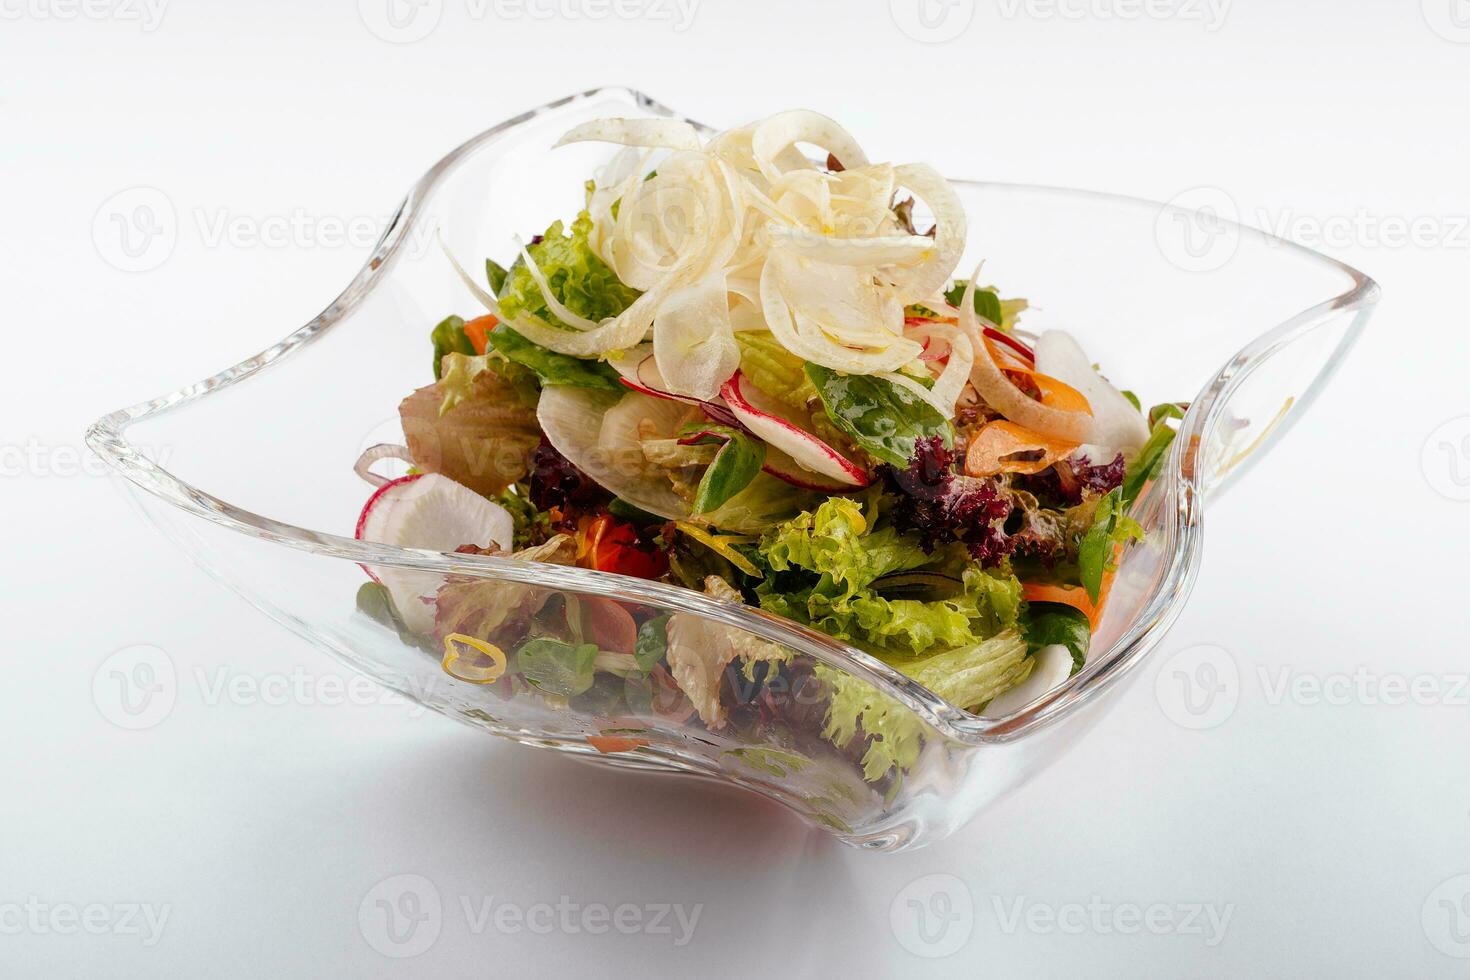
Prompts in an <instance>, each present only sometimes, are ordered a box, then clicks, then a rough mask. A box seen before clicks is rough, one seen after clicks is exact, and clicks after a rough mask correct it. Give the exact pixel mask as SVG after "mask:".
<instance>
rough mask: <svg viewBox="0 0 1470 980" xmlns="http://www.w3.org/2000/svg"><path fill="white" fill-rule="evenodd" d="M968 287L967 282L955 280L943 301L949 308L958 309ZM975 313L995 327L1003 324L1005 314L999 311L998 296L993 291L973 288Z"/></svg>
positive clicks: (977, 287)
mask: <svg viewBox="0 0 1470 980" xmlns="http://www.w3.org/2000/svg"><path fill="white" fill-rule="evenodd" d="M969 285H970V284H969V282H968V281H967V280H964V279H959V280H956V281H955V284H954V286H953V287H951V288H950V290H949V292H947V293H945V294H944V299H945V301H946V302H948V303H949V305H950V306H953V307H956V308H958V307H959V305H960V303H961V302H962V301H963V300H964V298H965V289H966V287H968V286H969ZM975 312H976V313H977V314H979V315H980V316H982V317H984V318H985V319H987V320H989V321H990V322H991V323H993V324H995V325H996V326H997V327H998V326H1000V325H1001V324H1002V323H1004V322H1005V312H1004V311H1003V310H1002V309H1001V305H1000V295H999V294H998V293H996V291H995V290H993V289H982V288H981V287H979V286H976V287H975Z"/></svg>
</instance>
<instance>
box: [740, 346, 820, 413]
mask: <svg viewBox="0 0 1470 980" xmlns="http://www.w3.org/2000/svg"><path fill="white" fill-rule="evenodd" d="M735 341H736V343H738V344H739V345H740V372H741V373H742V374H744V375H745V376H746V377H747V378H749V379H750V383H751V384H753V385H755V386H756V387H757V388H759V389H760V390H761V391H763V392H765V393H766V394H767V395H770V396H771V397H772V398H774V399H775V400H777V401H778V402H780V403H781V404H782V405H784V406H785V407H787V408H790V409H793V410H796V411H803V412H804V411H806V408H807V405H808V403H809V401H810V399H811V398H813V397H815V396H816V393H817V392H816V388H815V387H813V385H812V382H811V380H810V379H809V378H808V377H807V376H806V370H805V366H806V362H805V361H803V360H802V359H801V358H799V357H797V356H796V355H795V354H793V353H791V352H790V351H788V350H787V349H786V348H785V347H782V346H781V342H780V341H779V340H777V339H776V338H775V337H774V336H773V335H771V334H769V333H763V332H761V331H757V330H742V331H740V332H739V333H737V334H736V335H735Z"/></svg>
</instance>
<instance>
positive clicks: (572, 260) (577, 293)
mask: <svg viewBox="0 0 1470 980" xmlns="http://www.w3.org/2000/svg"><path fill="white" fill-rule="evenodd" d="M591 233H592V217H591V215H589V214H588V213H587V212H586V211H583V212H582V213H581V214H579V215H577V218H576V220H575V221H573V222H572V227H571V233H570V234H568V233H567V231H566V229H564V227H563V225H562V223H561V222H560V221H556V222H553V223H552V225H551V227H550V228H547V229H546V234H544V235H542V236H541V240H540V241H538V242H536V243H534V244H532V245H529V246H527V248H526V251H527V252H529V253H530V254H531V258H532V259H534V260H535V261H536V265H537V267H538V268H540V270H541V273H542V275H544V276H545V277H546V282H547V285H549V286H550V287H551V289H552V291H553V292H555V293H556V298H557V299H558V300H560V301H561V303H562V305H563V306H565V307H566V308H567V309H569V310H571V311H572V312H573V313H575V314H577V315H578V316H583V317H586V318H587V319H589V320H604V319H606V318H608V317H613V316H617V315H618V314H619V313H622V312H623V311H624V310H626V309H627V308H628V307H629V306H632V305H633V301H634V300H636V299H637V298H638V297H639V295H640V293H639V291H638V290H636V289H633V288H631V287H629V286H625V285H623V283H622V281H621V280H619V279H618V277H617V274H616V273H614V272H613V271H612V269H610V268H608V265H607V263H605V262H603V261H602V259H601V258H599V257H598V255H597V253H596V252H594V251H593V249H592V246H591V244H590V243H589V241H588V236H589V235H590V234H591ZM497 299H498V301H499V303H500V311H501V313H502V314H503V316H504V318H505V319H510V320H513V319H515V318H516V317H517V316H520V315H521V314H523V313H530V314H533V315H535V316H538V317H540V318H541V319H543V320H545V321H546V322H547V323H550V324H552V325H553V326H559V327H565V328H566V329H568V330H571V329H573V328H572V327H571V326H570V325H568V324H565V323H562V322H561V321H560V320H559V319H557V318H556V317H555V316H553V315H552V314H551V311H550V310H549V309H548V308H547V305H546V298H545V297H544V296H542V295H541V287H540V286H538V285H536V280H535V279H533V278H532V277H531V271H530V270H529V269H528V268H526V264H525V261H524V259H519V258H518V259H516V261H515V263H514V264H512V265H511V267H510V270H509V272H508V274H507V275H506V277H505V281H504V282H503V283H501V287H500V290H499V291H498V294H497Z"/></svg>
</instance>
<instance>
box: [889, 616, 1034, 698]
mask: <svg viewBox="0 0 1470 980" xmlns="http://www.w3.org/2000/svg"><path fill="white" fill-rule="evenodd" d="M1034 663H1035V661H1034V660H1033V659H1032V658H1031V656H1030V653H1029V651H1028V650H1027V648H1026V641H1025V640H1023V639H1021V633H1020V631H1019V630H1016V629H1007V630H1004V631H1003V632H1000V633H997V634H996V635H995V636H992V637H991V638H990V639H988V640H982V641H981V642H979V643H976V644H974V645H972V646H966V647H959V648H957V649H954V650H946V651H944V652H943V653H936V654H934V655H933V656H930V657H925V658H923V659H922V660H915V661H910V662H908V663H899V664H897V665H896V666H897V667H898V669H899V670H901V671H903V672H904V673H905V674H907V675H908V676H909V677H912V678H913V679H914V680H916V681H918V682H919V683H920V684H923V685H924V686H925V687H927V688H928V689H929V690H931V691H933V692H934V693H935V694H937V695H939V696H940V697H942V698H944V699H945V700H946V701H948V702H950V703H951V704H954V705H958V706H959V707H961V708H965V709H966V710H976V709H978V708H980V707H981V706H982V705H984V704H986V703H987V702H989V701H990V700H991V699H992V698H994V697H995V696H996V695H998V694H1003V693H1004V692H1006V691H1009V690H1010V689H1011V688H1013V687H1015V686H1016V685H1017V684H1019V683H1021V682H1022V681H1023V680H1025V679H1026V677H1027V675H1028V674H1030V673H1031V667H1032V665H1033V664H1034Z"/></svg>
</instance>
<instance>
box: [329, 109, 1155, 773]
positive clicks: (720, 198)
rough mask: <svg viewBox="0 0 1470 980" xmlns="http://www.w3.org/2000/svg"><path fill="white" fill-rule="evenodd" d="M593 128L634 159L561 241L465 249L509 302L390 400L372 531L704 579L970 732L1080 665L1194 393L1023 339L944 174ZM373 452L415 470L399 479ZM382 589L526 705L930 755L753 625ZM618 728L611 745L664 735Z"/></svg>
mask: <svg viewBox="0 0 1470 980" xmlns="http://www.w3.org/2000/svg"><path fill="white" fill-rule="evenodd" d="M581 141H601V142H605V143H611V144H616V145H619V146H621V147H622V149H621V150H619V151H617V153H616V156H614V157H613V159H612V161H611V162H610V163H609V164H607V165H606V166H605V167H603V168H602V169H601V170H600V171H599V172H597V173H595V174H592V175H591V179H589V180H588V181H587V182H586V187H585V206H584V207H583V208H582V210H581V211H580V212H579V213H577V214H576V215H572V216H568V217H570V219H571V220H570V223H564V221H563V220H556V221H553V222H552V223H551V224H550V226H549V227H547V228H545V230H543V231H541V233H539V234H536V235H534V237H531V238H530V239H528V240H526V241H524V242H519V243H518V248H517V249H516V251H515V253H514V254H506V255H502V256H498V257H493V258H490V259H486V260H485V262H484V267H483V270H479V269H478V268H477V269H476V271H475V272H474V273H471V272H470V271H469V270H467V269H466V268H465V267H464V266H463V265H462V264H461V263H460V262H459V261H458V259H457V258H456V257H454V256H452V255H449V254H448V252H447V250H446V256H447V257H448V261H449V262H450V263H452V264H453V267H454V269H455V270H456V271H457V273H458V275H459V277H460V279H461V280H462V281H463V283H464V285H465V286H466V287H467V288H468V290H469V292H470V293H471V294H472V295H473V296H474V297H475V298H476V299H477V300H478V302H479V303H480V304H481V305H482V306H483V307H484V308H485V310H486V311H487V312H485V313H481V314H480V315H478V316H470V317H468V318H462V317H461V316H458V315H455V316H449V317H446V318H445V319H444V320H442V321H441V322H439V323H438V324H437V325H435V326H434V327H433V329H432V335H431V336H432V343H433V356H432V369H433V374H432V383H430V384H427V385H426V386H425V387H422V388H420V389H418V390H417V391H414V392H413V393H412V394H410V395H409V396H408V397H407V398H406V399H404V401H403V402H402V404H401V406H400V414H401V417H402V422H403V430H404V435H405V439H406V446H398V447H393V446H379V447H374V448H373V449H371V450H369V451H368V453H367V454H365V455H364V457H363V459H362V460H360V461H359V472H360V473H362V474H363V475H364V477H365V478H367V479H369V480H370V481H371V482H373V483H374V484H376V485H377V486H378V489H377V490H376V492H375V493H374V494H373V495H372V497H371V499H370V500H369V501H368V503H367V506H366V507H365V508H364V510H363V512H362V515H361V518H360V520H359V523H358V536H359V537H360V538H364V539H368V540H374V541H381V542H386V543H390V544H397V545H404V546H409V547H417V548H428V549H433V550H439V551H456V550H458V551H461V552H465V553H470V554H495V555H508V556H511V557H513V558H515V559H519V560H526V561H537V562H549V563H557V564H564V565H578V566H582V567H585V568H591V569H597V570H600V571H605V572H615V573H618V574H621V575H628V576H636V577H640V578H645V579H655V580H659V581H663V582H669V583H674V584H678V585H682V586H685V587H688V588H690V589H694V590H698V591H699V592H702V593H705V594H706V595H709V596H712V597H714V598H716V599H719V600H723V601H728V602H732V603H744V604H747V605H750V606H754V607H758V608H760V609H763V610H767V611H769V612H772V613H775V614H778V615H780V616H784V617H786V618H788V619H791V620H794V621H796V622H798V623H803V624H806V625H808V626H810V627H812V628H814V629H816V630H820V631H821V632H823V633H826V634H828V635H830V636H832V637H835V638H837V639H838V640H841V641H843V642H844V643H847V644H851V645H852V646H855V647H857V648H860V649H862V650H864V651H866V652H868V653H870V654H872V655H873V656H875V657H877V658H879V659H880V660H882V661H884V662H885V663H887V664H889V665H891V666H892V667H893V668H895V669H896V670H898V671H900V672H902V673H903V674H905V675H907V676H909V677H911V678H913V679H914V680H915V681H917V682H919V683H920V684H922V685H923V686H925V687H927V688H928V689H930V690H931V691H933V692H934V693H935V694H937V695H939V696H941V697H943V698H945V699H947V700H948V701H950V702H951V703H953V704H955V705H957V706H958V707H960V708H963V709H966V710H969V711H974V712H988V713H991V714H1001V713H1006V712H1008V711H1011V710H1014V709H1015V708H1017V707H1019V706H1021V705H1022V704H1024V703H1026V702H1027V701H1029V700H1031V699H1032V698H1034V697H1035V696H1037V695H1039V694H1041V693H1043V692H1045V691H1046V690H1048V689H1050V688H1052V687H1054V686H1056V685H1057V684H1060V683H1061V682H1063V681H1064V680H1065V679H1066V678H1067V677H1068V676H1070V675H1071V674H1072V673H1074V672H1075V671H1077V670H1079V669H1081V667H1082V666H1083V664H1084V663H1085V661H1086V658H1087V653H1088V645H1089V641H1090V637H1091V634H1092V630H1093V628H1094V627H1095V626H1096V624H1097V622H1098V619H1099V616H1100V615H1101V613H1102V610H1103V608H1104V606H1105V604H1106V602H1107V598H1108V592H1109V586H1110V583H1111V580H1112V577H1113V572H1114V569H1115V568H1116V566H1117V562H1118V560H1119V557H1120V555H1121V553H1122V550H1123V549H1124V548H1125V547H1126V546H1127V545H1128V543H1129V542H1130V541H1132V540H1134V539H1137V538H1139V537H1140V536H1141V530H1140V527H1139V525H1138V524H1137V523H1136V522H1135V521H1134V520H1133V519H1132V518H1131V517H1130V516H1129V512H1130V508H1131V505H1132V504H1133V502H1134V501H1135V500H1136V499H1138V497H1139V496H1140V494H1141V493H1142V492H1143V490H1144V488H1145V487H1146V485H1147V484H1148V483H1149V481H1150V480H1151V479H1152V478H1153V477H1154V476H1155V475H1156V474H1157V473H1158V471H1159V469H1160V468H1161V467H1162V466H1163V463H1164V458H1165V455H1166V450H1167V448H1168V446H1169V443H1170V440H1171V439H1172V438H1173V437H1174V431H1175V430H1174V428H1173V427H1172V426H1171V420H1173V419H1177V418H1179V417H1181V415H1182V408H1183V406H1180V405H1176V404H1166V405H1161V406H1159V407H1156V408H1154V409H1152V410H1150V411H1147V412H1145V411H1142V410H1141V409H1140V405H1139V401H1138V399H1137V398H1136V397H1134V396H1133V395H1132V394H1130V393H1129V392H1126V391H1120V390H1118V389H1117V388H1115V387H1114V386H1113V385H1112V384H1110V383H1109V382H1108V381H1107V380H1106V379H1105V378H1104V377H1103V376H1102V375H1101V374H1099V373H1098V371H1097V370H1096V369H1095V367H1094V365H1093V362H1092V360H1091V359H1090V357H1089V356H1088V355H1086V354H1085V353H1084V352H1083V350H1082V349H1081V347H1080V346H1079V345H1078V343H1077V341H1076V340H1075V339H1073V338H1072V337H1071V336H1070V335H1068V334H1066V333H1064V332H1061V331H1055V330H1053V331H1047V332H1044V333H1042V334H1040V335H1039V336H1034V335H1031V334H1028V333H1026V332H1024V331H1023V330H1022V329H1020V328H1019V327H1018V322H1019V321H1020V320H1021V318H1022V317H1023V315H1024V313H1025V311H1026V309H1027V302H1026V300H1024V299H1019V298H1015V297H1011V296H1008V295H1006V294H1005V293H1004V292H1003V291H1002V290H1000V289H999V288H997V287H995V286H990V285H985V284H983V283H982V282H981V281H980V279H979V273H980V270H979V269H976V270H975V271H974V272H973V273H972V274H970V275H969V277H968V278H958V279H957V278H955V272H956V265H957V264H958V262H959V260H960V257H961V253H962V252H963V250H964V246H965V240H966V228H967V225H966V215H965V213H964V209H963V208H962V207H961V204H960V201H959V199H958V197H957V196H956V194H955V192H954V191H953V189H952V188H951V187H950V186H949V184H948V183H947V182H946V181H945V179H944V178H943V177H941V176H940V175H939V174H938V173H937V172H936V171H935V170H934V169H932V168H931V167H929V166H927V165H924V164H918V163H908V164H898V165H895V164H889V163H872V162H870V161H869V160H868V158H867V156H866V155H865V154H864V153H863V151H862V149H861V148H860V147H859V146H858V144H857V142H856V141H855V140H854V139H853V137H852V136H851V135H849V134H848V133H847V132H846V131H845V130H844V129H842V128H841V127H840V126H839V125H838V124H837V123H836V122H834V121H833V120H831V119H828V118H826V117H825V116H822V115H819V114H817V113H815V112H810V111H804V110H796V111H791V112H783V113H780V114H777V115H775V116H772V117H770V118H768V119H765V120H762V121H759V122H756V123H753V124H751V125H747V126H743V127H741V128H738V129H732V130H728V131H725V132H722V133H720V134H718V135H715V136H713V137H712V138H709V139H704V138H701V136H700V134H699V133H698V132H697V131H696V130H695V129H694V128H692V127H691V126H689V125H687V124H685V123H682V122H678V121H674V120H664V119H604V120H598V121H595V122H590V123H586V124H584V125H581V126H578V127H576V128H575V129H573V130H572V131H570V132H569V133H567V134H566V135H565V136H564V137H563V138H562V139H561V141H560V143H558V146H560V145H562V144H569V143H574V142H581ZM813 146H814V147H816V148H818V149H819V151H820V153H821V154H824V155H825V161H824V162H819V160H817V159H813V158H812V156H811V155H810V153H809V151H808V149H806V148H808V147H813ZM497 258H498V259H499V260H500V261H497ZM502 262H503V263H504V264H502ZM425 360H426V361H428V360H429V357H428V354H427V351H426V356H425ZM425 366H426V367H428V366H429V365H427V364H426V365H425ZM384 456H397V457H399V458H401V459H403V460H405V461H406V462H407V463H408V464H409V466H410V469H409V473H408V475H407V476H404V477H400V478H398V479H394V480H389V479H387V478H386V477H383V476H380V475H378V474H377V473H376V472H375V471H374V469H373V466H374V464H375V463H376V462H377V461H378V460H379V459H381V458H383V457H384ZM372 574H373V576H374V579H375V581H374V582H372V583H369V584H368V585H366V586H365V587H364V589H363V591H362V592H361V593H360V595H359V604H360V606H361V607H362V608H363V609H364V610H365V611H367V612H369V613H372V614H373V615H375V616H377V617H378V618H380V619H382V620H383V621H385V622H390V623H392V624H393V625H394V627H395V628H397V629H398V630H399V631H400V632H401V634H402V635H403V636H404V638H405V639H406V640H409V641H411V642H415V643H419V644H421V645H423V646H425V648H426V649H429V650H432V651H433V652H434V654H435V656H438V657H440V658H441V661H442V665H443V669H444V670H445V671H447V672H449V673H450V674H452V675H453V676H455V677H458V678H461V679H463V680H469V681H473V682H475V683H482V684H487V685H493V686H494V688H495V690H496V691H497V692H498V693H499V694H500V695H501V696H503V697H505V698H534V699H539V701H540V702H542V703H544V704H547V705H551V706H552V707H558V706H561V707H569V708H572V709H577V710H582V711H583V713H590V714H594V715H597V714H600V715H602V716H605V717H607V718H610V719H611V718H626V717H631V716H637V715H638V714H639V712H640V710H644V711H646V710H649V708H650V706H652V710H655V711H657V712H658V713H659V714H660V715H661V716H662V717H666V718H668V717H673V718H678V719H685V720H684V723H685V724H689V725H694V724H698V725H699V726H702V727H703V729H704V730H706V731H708V732H710V733H719V732H721V731H729V730H731V729H732V728H738V727H740V726H765V727H766V729H768V730H769V729H772V728H773V727H774V728H775V729H780V730H781V731H783V732H786V733H787V736H788V737H789V739H792V740H796V741H800V740H802V739H808V740H809V739H814V738H816V739H822V740H825V741H826V742H827V743H830V745H831V746H835V747H836V748H837V750H839V751H841V752H844V753H847V754H849V755H850V756H851V757H852V759H853V760H854V761H855V762H856V763H857V764H859V765H860V766H861V768H862V771H863V774H864V776H865V777H866V779H868V780H869V781H873V782H878V781H882V780H885V779H890V778H892V777H893V776H895V775H897V774H901V773H902V771H903V770H904V769H905V768H906V767H907V766H909V765H911V764H912V762H913V757H914V752H915V747H914V746H915V741H916V740H915V738H914V736H913V733H912V732H911V731H909V730H907V728H906V725H911V724H914V723H913V722H907V721H905V719H904V717H902V715H903V713H901V712H896V711H892V710H889V707H890V706H888V705H885V704H884V703H883V702H882V700H881V698H876V697H875V696H874V692H873V690H872V688H871V687H869V686H868V685H866V684H862V683H860V682H857V681H854V680H853V679H852V678H850V677H847V676H846V675H844V674H841V673H839V672H837V671H831V670H827V669H826V668H824V667H822V666H820V665H813V664H811V663H803V662H800V661H798V660H796V659H793V658H792V657H791V655H790V653H789V651H787V650H786V649H785V648H783V647H781V646H778V645H776V644H772V643H766V642H764V641H760V640H758V639H756V638H754V637H753V636H750V635H748V634H744V633H742V632H741V631H738V630H734V629H730V628H726V627H722V626H720V625H718V624H714V623H711V622H709V621H707V620H704V619H701V618H698V617H695V616H691V615H684V614H678V613H675V614H673V615H668V614H665V613H661V612H658V611H656V610H652V609H647V608H644V607H640V606H637V605H633V604H625V603H618V602H614V601H612V600H611V599H603V598H601V597H597V596H581V597H578V598H572V597H570V596H569V595H568V594H566V593H563V592H559V591H556V590H547V589H537V588H535V587H532V586H529V585H527V586H519V585H515V584H512V583H507V582H503V581H486V580H483V579H477V578H471V577H464V578H462V579H457V578H456V577H454V576H450V577H448V578H447V579H446V578H444V577H442V576H439V575H436V574H435V573H433V572H425V571H415V570H406V569H390V568H381V569H374V570H373V573H372ZM778 687H779V688H780V689H781V690H784V691H787V692H790V691H793V690H804V691H806V693H807V695H808V696H807V697H804V698H803V697H788V698H785V699H776V698H774V697H771V696H770V692H771V691H772V690H775V689H777V688H778ZM640 697H641V698H643V699H644V702H645V703H644V704H643V705H641V706H640V705H638V704H635V703H634V702H636V701H638V700H639V698H640ZM778 702H779V703H778ZM612 731H613V734H604V735H601V736H598V738H600V739H601V741H600V742H598V741H596V740H595V739H594V744H596V745H597V746H598V747H599V748H601V749H603V750H604V751H623V750H627V749H630V748H635V747H637V746H639V745H642V744H645V743H644V742H642V741H641V740H640V739H638V738H636V737H632V736H630V735H629V734H628V732H632V733H634V734H635V735H636V732H637V729H636V728H628V729H626V730H623V729H617V728H613V729H612ZM620 732H621V734H619V733H620ZM777 744H780V743H779V740H778V743H777ZM791 744H794V742H792V743H791Z"/></svg>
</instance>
